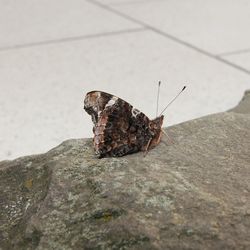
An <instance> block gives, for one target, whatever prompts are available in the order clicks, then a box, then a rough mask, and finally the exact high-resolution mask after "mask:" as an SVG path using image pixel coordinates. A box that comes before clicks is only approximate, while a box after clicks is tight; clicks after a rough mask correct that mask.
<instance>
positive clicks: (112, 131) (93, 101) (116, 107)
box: [84, 83, 185, 158]
mask: <svg viewBox="0 0 250 250" xmlns="http://www.w3.org/2000/svg"><path fill="white" fill-rule="evenodd" d="M159 86H160V83H159ZM184 89H185V87H184V88H183V90H184ZM183 90H182V91H183ZM182 91H181V92H182ZM181 92H180V93H181ZM180 93H179V94H180ZM179 94H178V95H179ZM178 95H177V96H178ZM177 96H176V97H175V98H174V99H176V98H177ZM158 97H159V89H158ZM157 99H158V98H157ZM174 99H173V100H172V101H174ZM170 103H172V102H170ZM170 103H169V104H170ZM157 106H158V105H157ZM84 109H85V111H86V112H87V113H88V114H89V115H91V118H92V121H93V123H94V127H93V133H94V138H93V142H94V149H95V152H96V154H97V155H98V156H99V157H100V158H102V157H106V156H123V155H126V154H131V153H135V152H138V151H144V152H147V151H148V150H149V149H152V148H153V147H155V146H156V145H157V144H159V142H160V140H161V137H162V132H163V130H162V124H163V119H164V116H163V115H162V113H163V112H162V113H161V115H160V116H158V117H156V118H155V119H153V120H150V119H149V118H148V117H147V116H146V115H145V114H143V113H142V112H140V111H139V110H138V109H136V108H134V107H133V106H132V105H130V104H129V103H127V102H126V101H124V100H122V99H121V98H119V97H116V96H114V95H111V94H108V93H105V92H102V91H91V92H89V93H87V94H86V97H85V99H84ZM157 109H158V108H157ZM165 109H166V108H165ZM165 109H164V110H163V111H165Z"/></svg>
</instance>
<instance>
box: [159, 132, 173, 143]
mask: <svg viewBox="0 0 250 250" xmlns="http://www.w3.org/2000/svg"><path fill="white" fill-rule="evenodd" d="M161 131H162V133H163V134H164V135H166V136H167V138H168V139H169V141H170V142H171V144H173V143H174V140H173V139H172V138H171V137H170V136H169V135H168V134H167V133H166V132H165V131H164V130H163V129H162V130H161Z"/></svg>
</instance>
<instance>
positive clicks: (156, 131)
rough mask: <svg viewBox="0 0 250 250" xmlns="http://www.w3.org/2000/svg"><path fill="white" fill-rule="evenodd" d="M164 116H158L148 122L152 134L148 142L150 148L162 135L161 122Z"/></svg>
mask: <svg viewBox="0 0 250 250" xmlns="http://www.w3.org/2000/svg"><path fill="white" fill-rule="evenodd" d="M163 119H164V116H163V115H161V116H158V117H156V118H155V119H154V120H151V121H150V123H149V128H150V130H151V132H152V134H153V138H152V142H151V143H150V148H153V147H155V146H156V145H157V144H158V143H159V142H160V140H161V137H162V124H163Z"/></svg>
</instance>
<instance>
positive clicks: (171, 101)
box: [160, 86, 186, 116]
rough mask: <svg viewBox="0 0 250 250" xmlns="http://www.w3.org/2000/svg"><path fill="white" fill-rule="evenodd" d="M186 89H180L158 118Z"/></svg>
mask: <svg viewBox="0 0 250 250" xmlns="http://www.w3.org/2000/svg"><path fill="white" fill-rule="evenodd" d="M185 89H186V86H184V87H183V88H182V90H181V91H180V92H179V93H178V94H177V95H176V96H175V97H174V98H173V99H172V100H171V102H170V103H169V104H168V105H167V106H166V107H165V108H164V109H163V110H162V112H161V113H160V116H161V115H162V114H163V113H164V112H165V110H166V109H167V108H168V107H169V106H170V105H171V104H172V103H173V102H174V101H175V100H176V99H177V97H178V96H179V95H180V94H181V93H182V92H183V91H184V90H185Z"/></svg>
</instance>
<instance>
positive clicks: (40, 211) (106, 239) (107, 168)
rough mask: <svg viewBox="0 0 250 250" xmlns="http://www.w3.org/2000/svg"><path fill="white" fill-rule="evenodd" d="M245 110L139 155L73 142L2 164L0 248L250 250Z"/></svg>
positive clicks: (190, 126)
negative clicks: (97, 150)
mask: <svg viewBox="0 0 250 250" xmlns="http://www.w3.org/2000/svg"><path fill="white" fill-rule="evenodd" d="M247 96H248V97H247V98H245V99H244V100H243V102H248V104H249V93H247ZM247 100H248V101H247ZM240 105H241V104H240ZM240 105H239V106H240ZM244 107H246V106H244ZM249 108H250V105H248V109H245V108H244V110H243V111H244V112H243V111H242V109H239V107H238V108H235V109H234V110H232V111H234V112H224V113H219V114H214V115H210V116H206V117H202V118H200V119H196V120H192V121H189V122H185V123H182V124H179V125H176V126H172V127H169V128H167V129H166V132H167V133H168V134H169V135H170V136H171V138H173V141H174V142H173V143H171V142H169V141H168V138H166V137H164V138H163V141H162V143H160V145H159V146H157V147H156V148H155V149H153V150H151V151H150V152H149V153H148V155H147V156H146V157H143V153H137V154H133V155H128V156H125V157H121V158H103V159H97V158H96V157H95V156H94V151H93V148H92V141H91V139H75V140H68V141H65V142H63V143H62V144H61V145H59V146H58V147H56V148H54V149H52V150H50V151H49V152H47V153H46V154H41V155H33V156H26V157H22V158H18V159H16V160H14V161H3V162H0V191H1V192H0V249H249V248H250V237H249V232H250V199H249V197H250V114H249V113H250V112H248V111H249V110H250V109H249ZM239 110H240V111H241V112H239ZM246 111H247V112H246ZM236 112H238V113H236ZM243 113H244V114H243Z"/></svg>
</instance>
